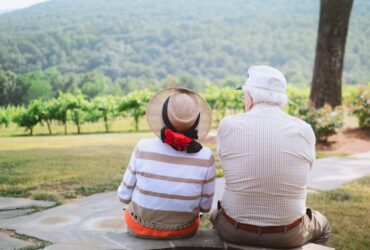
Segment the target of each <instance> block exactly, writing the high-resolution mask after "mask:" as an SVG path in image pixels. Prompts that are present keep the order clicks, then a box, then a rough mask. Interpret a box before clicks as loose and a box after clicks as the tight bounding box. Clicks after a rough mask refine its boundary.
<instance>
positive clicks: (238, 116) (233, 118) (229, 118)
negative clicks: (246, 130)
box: [219, 113, 248, 126]
mask: <svg viewBox="0 0 370 250" xmlns="http://www.w3.org/2000/svg"><path fill="white" fill-rule="evenodd" d="M246 118H248V115H247V113H239V114H234V115H228V116H225V117H224V118H223V119H222V120H221V121H220V123H219V126H222V125H226V124H229V123H233V122H235V121H239V120H243V119H246Z"/></svg>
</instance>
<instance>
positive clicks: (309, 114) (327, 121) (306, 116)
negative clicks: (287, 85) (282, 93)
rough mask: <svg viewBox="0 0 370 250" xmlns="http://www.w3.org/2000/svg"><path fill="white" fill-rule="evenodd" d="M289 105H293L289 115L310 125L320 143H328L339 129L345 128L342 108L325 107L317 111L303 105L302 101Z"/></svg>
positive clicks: (298, 100)
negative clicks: (330, 137)
mask: <svg viewBox="0 0 370 250" xmlns="http://www.w3.org/2000/svg"><path fill="white" fill-rule="evenodd" d="M289 105H291V107H290V109H289V114H291V115H294V116H297V117H299V118H301V119H302V120H304V121H305V122H307V123H309V124H310V125H311V126H312V129H313V131H314V132H315V135H316V139H317V141H319V142H326V141H327V140H328V138H329V136H331V135H334V134H336V133H337V129H339V128H341V127H342V126H343V112H342V110H341V109H340V108H336V109H333V108H331V107H330V106H329V105H325V106H324V107H322V108H320V109H315V108H313V107H310V106H308V105H307V104H306V103H301V101H300V99H297V100H296V101H294V102H293V103H292V104H291V103H289ZM293 105H295V106H294V107H293Z"/></svg>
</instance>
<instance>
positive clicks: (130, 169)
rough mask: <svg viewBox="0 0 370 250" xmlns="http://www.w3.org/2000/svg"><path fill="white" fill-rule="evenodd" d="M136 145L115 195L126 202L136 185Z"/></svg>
mask: <svg viewBox="0 0 370 250" xmlns="http://www.w3.org/2000/svg"><path fill="white" fill-rule="evenodd" d="M137 149H138V145H136V147H135V149H134V151H133V152H132V154H131V158H130V162H129V164H128V166H127V168H126V171H125V174H124V175H123V179H122V182H121V184H120V185H119V187H118V190H117V195H118V198H119V200H120V201H121V202H123V203H125V204H128V203H130V201H131V198H132V193H133V191H134V188H135V185H136V166H135V162H136V151H137Z"/></svg>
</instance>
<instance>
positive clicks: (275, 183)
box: [217, 104, 315, 226]
mask: <svg viewBox="0 0 370 250" xmlns="http://www.w3.org/2000/svg"><path fill="white" fill-rule="evenodd" d="M217 144H218V145H217V147H218V153H219V156H220V160H221V165H222V168H223V170H224V176H225V180H226V187H225V192H224V196H223V200H222V204H223V207H224V209H225V212H226V213H227V214H228V215H229V216H230V217H232V218H234V219H235V220H236V221H238V222H240V223H247V224H252V225H257V226H279V225H287V224H290V223H292V222H293V221H295V220H296V219H298V218H300V217H302V216H303V215H304V213H305V210H306V184H307V175H308V172H309V170H310V167H311V166H312V164H313V161H314V159H315V135H314V133H313V130H312V128H311V126H310V125H309V124H307V123H305V122H304V121H302V120H300V119H298V118H295V117H292V116H289V115H287V114H285V113H284V112H283V111H282V110H281V109H280V108H279V107H278V106H274V105H269V104H256V105H255V106H254V107H253V108H252V110H251V111H249V112H247V113H242V114H238V115H233V116H229V117H226V118H225V119H224V120H222V121H221V123H220V125H219V128H218V132H217Z"/></svg>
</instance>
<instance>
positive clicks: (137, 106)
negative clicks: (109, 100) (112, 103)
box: [118, 89, 152, 132]
mask: <svg viewBox="0 0 370 250" xmlns="http://www.w3.org/2000/svg"><path fill="white" fill-rule="evenodd" d="M151 97H152V92H150V91H149V90H148V89H143V90H137V91H134V92H132V93H130V94H129V95H128V96H127V97H126V98H124V99H123V100H122V101H121V103H120V104H119V106H118V110H119V111H121V112H128V114H129V115H131V116H132V117H133V118H134V123H135V131H136V132H138V131H139V121H140V118H141V117H143V116H144V115H145V113H146V105H147V104H148V102H149V101H150V98H151Z"/></svg>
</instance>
